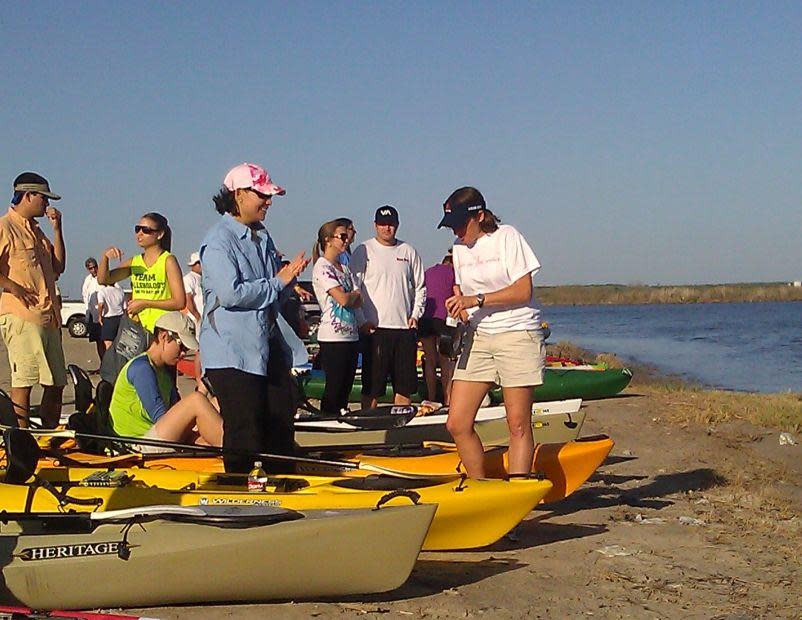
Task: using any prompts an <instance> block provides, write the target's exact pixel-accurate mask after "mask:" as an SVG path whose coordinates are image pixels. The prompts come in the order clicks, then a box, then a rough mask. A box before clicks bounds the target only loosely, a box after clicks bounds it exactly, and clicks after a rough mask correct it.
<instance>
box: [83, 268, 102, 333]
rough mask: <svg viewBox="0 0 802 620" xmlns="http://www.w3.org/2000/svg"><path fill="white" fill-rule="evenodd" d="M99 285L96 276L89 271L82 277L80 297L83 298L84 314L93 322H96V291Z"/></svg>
mask: <svg viewBox="0 0 802 620" xmlns="http://www.w3.org/2000/svg"><path fill="white" fill-rule="evenodd" d="M100 286H101V285H100V284H98V283H97V278H96V277H95V276H93V275H92V274H91V273H90V274H88V275H87V276H86V277H85V278H84V284H83V286H82V287H81V299H83V300H84V303H85V304H86V314H87V315H88V316H89V318H90V319H91V320H92V322H93V323H97V292H98V289H100Z"/></svg>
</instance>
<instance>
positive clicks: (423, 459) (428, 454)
mask: <svg viewBox="0 0 802 620" xmlns="http://www.w3.org/2000/svg"><path fill="white" fill-rule="evenodd" d="M614 445H615V444H614V442H613V440H612V439H610V438H609V437H607V436H606V435H599V436H595V437H587V438H582V439H578V440H576V441H569V442H567V443H559V444H539V445H538V446H537V447H536V449H535V458H534V460H533V463H532V472H533V473H534V474H539V475H541V476H543V477H545V478H546V479H548V480H549V481H550V482H551V483H552V485H553V487H552V489H551V490H550V491H549V492H548V493H547V494H546V496H545V497H544V499H543V501H544V502H555V501H558V500H561V499H564V498H566V497H567V496H569V495H570V494H571V493H573V492H574V491H576V490H577V489H578V488H579V487H580V486H582V484H584V483H585V482H586V481H587V479H588V478H590V476H592V475H593V473H594V472H595V471H596V470H597V469H598V468H599V466H600V465H601V464H602V463H603V462H604V459H605V458H607V455H608V454H609V453H610V451H611V450H612V448H613V446H614ZM341 455H342V453H340V454H339V455H337V456H341ZM327 456H328V455H327ZM347 456H348V458H349V459H350V460H352V461H354V462H359V463H364V464H366V465H377V466H380V467H383V468H384V469H386V470H387V472H388V473H392V472H396V473H402V474H403V473H412V474H418V475H422V476H425V475H427V474H428V475H430V476H442V475H444V474H449V473H453V474H459V473H463V472H464V469H463V468H462V467H461V464H460V459H459V455H458V454H457V452H456V449H455V448H454V446H453V444H441V443H437V444H429V445H427V446H425V447H423V448H421V449H417V450H415V449H397V450H396V449H391V450H387V451H386V452H385V453H384V454H382V453H381V452H378V451H373V452H364V453H355V452H351V453H347ZM40 464H41V465H42V466H53V465H84V466H88V467H117V468H119V467H137V468H143V469H144V468H146V469H175V470H189V471H205V472H212V473H222V472H223V460H222V459H221V458H220V457H217V456H181V455H141V454H126V455H121V456H118V457H106V456H102V455H93V454H86V453H83V452H77V451H75V452H65V453H63V454H62V455H61V456H59V457H55V458H52V457H51V458H48V459H42V460H41V461H40ZM506 467H507V448H506V447H504V446H499V447H493V448H488V449H486V450H485V473H486V475H487V477H488V478H504V477H505V476H506V475H507V470H506ZM296 469H297V470H298V471H299V472H301V473H304V474H315V475H332V474H336V475H338V476H346V477H362V476H365V475H368V474H369V472H366V471H365V470H361V469H338V468H336V467H332V466H328V465H327V466H318V465H311V464H306V465H297V466H296Z"/></svg>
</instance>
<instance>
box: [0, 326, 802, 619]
mask: <svg viewBox="0 0 802 620" xmlns="http://www.w3.org/2000/svg"><path fill="white" fill-rule="evenodd" d="M64 344H65V354H66V357H67V360H68V362H73V363H77V364H79V365H81V366H83V367H85V368H86V367H90V368H95V367H96V366H97V361H96V356H95V354H94V350H93V346H92V345H90V344H89V343H88V342H87V341H86V340H83V339H82V340H76V339H73V338H69V337H66V336H65V342H64ZM1 347H2V345H0V348H1ZM8 384H9V371H8V365H7V357H6V353H5V350H4V349H2V350H1V351H0V386H1V387H4V388H7V387H8ZM71 400H72V391H71V389H70V388H68V389H67V391H66V392H65V401H66V402H69V401H71ZM36 401H37V398H36V397H35V398H34V402H36ZM688 402H689V401H688V398H685V397H683V396H682V395H678V394H677V393H675V392H673V391H672V390H669V389H664V388H662V387H660V386H657V385H655V384H654V383H653V382H650V381H646V380H641V379H639V377H638V374H637V373H636V379H635V381H634V382H633V384H632V385H631V386H630V387H629V388H627V390H626V391H625V392H624V394H623V395H621V396H620V397H618V398H613V399H608V400H604V401H596V402H589V403H587V404H586V408H587V413H588V415H587V420H586V423H585V426H584V429H583V434H584V435H592V434H599V433H603V434H607V435H610V436H611V437H612V438H613V439H614V440H615V442H616V445H615V448H614V449H613V451H612V453H611V455H610V457H609V458H608V460H607V461H606V462H605V464H604V465H603V466H602V467H601V468H600V469H599V470H598V472H597V473H596V474H595V475H594V476H593V477H592V478H591V480H590V481H589V482H588V483H587V484H586V485H585V486H584V487H583V488H582V489H580V490H579V491H578V492H576V493H575V494H574V495H573V496H571V497H570V498H568V499H567V500H565V501H563V502H560V503H558V504H554V505H549V506H542V507H541V508H540V509H538V510H536V511H534V512H533V513H532V514H531V515H530V516H529V517H528V518H527V519H526V520H525V521H524V523H523V524H522V525H521V526H520V527H519V528H518V529H517V531H516V532H515V533H514V535H513V536H510V537H507V538H506V539H504V540H502V541H500V542H499V543H497V544H495V545H494V546H492V547H489V548H487V549H483V550H481V551H471V552H461V553H422V554H421V556H420V559H419V561H418V563H417V566H416V568H415V570H414V571H413V573H412V576H411V577H410V579H409V580H408V582H407V583H406V584H405V585H404V586H403V587H401V588H399V589H398V590H396V591H393V592H390V593H387V594H384V595H378V596H365V597H355V598H351V599H348V600H338V601H325V602H324V601H311V602H294V601H285V602H278V603H270V604H259V605H226V604H219V605H215V606H206V607H191V606H186V607H169V608H152V609H145V610H136V611H132V612H130V613H137V614H139V615H145V616H149V617H158V618H192V619H210V618H231V617H246V616H250V617H255V616H259V617H277V618H278V617H280V618H307V617H319V618H329V617H366V618H373V617H377V618H378V617H398V618H401V617H425V618H471V617H480V616H484V617H488V618H491V617H492V618H519V617H533V618H541V617H542V618H552V617H573V618H576V617H598V618H677V617H690V618H732V619H735V618H756V617H772V618H799V617H800V609H799V604H800V593H802V568H801V567H800V563H799V559H798V558H799V557H800V554H802V518H801V517H800V516H799V515H800V509H802V445H799V444H797V445H784V446H781V445H780V442H779V429H774V428H765V427H759V426H754V425H752V424H751V423H749V422H748V421H746V420H744V419H738V417H737V416H736V417H735V418H734V419H731V420H729V421H727V422H723V423H718V422H713V423H711V422H708V421H706V418H705V416H704V415H697V414H699V413H700V412H698V411H697V412H694V411H693V410H692V409H689V406H688ZM68 407H69V405H67V406H66V407H65V409H66V408H68ZM701 413H704V412H701ZM797 431H799V429H798V428H797ZM794 435H795V436H796V439H797V441H799V442H800V443H802V433H800V432H796V433H794ZM389 535H391V533H388V536H389ZM322 551H323V550H322ZM265 561H266V562H269V561H270V560H269V558H265ZM198 570H203V569H202V567H198ZM353 570H358V568H357V567H349V566H343V578H347V575H348V573H349V572H350V571H353Z"/></svg>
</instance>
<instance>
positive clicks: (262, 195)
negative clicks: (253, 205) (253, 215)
mask: <svg viewBox="0 0 802 620" xmlns="http://www.w3.org/2000/svg"><path fill="white" fill-rule="evenodd" d="M249 189H250V191H252V192H253V193H254V194H256V195H257V196H259V198H261V199H262V200H267V199H268V198H272V197H273V195H272V194H263V193H262V192H257V191H256V190H255V189H253V188H252V187H251V188H249Z"/></svg>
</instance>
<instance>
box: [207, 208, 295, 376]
mask: <svg viewBox="0 0 802 620" xmlns="http://www.w3.org/2000/svg"><path fill="white" fill-rule="evenodd" d="M200 257H201V266H202V267H203V279H202V286H203V308H204V310H203V319H202V322H201V330H200V348H201V361H202V363H203V368H204V369H206V368H237V369H239V370H242V371H245V372H249V373H253V374H257V375H263V376H267V360H268V358H269V356H270V345H269V340H270V336H271V334H272V333H273V330H274V329H275V318H276V316H277V315H278V313H279V309H280V306H281V303H282V302H283V299H284V297H285V295H282V291H283V290H284V289H285V285H284V283H283V282H282V281H281V280H280V279H279V278H277V277H276V274H277V273H278V270H279V269H280V266H281V261H280V259H279V257H278V253H277V252H276V247H275V245H273V240H272V239H271V238H270V235H269V234H268V232H267V230H266V229H265V228H264V227H263V226H260V227H259V228H258V229H251V228H249V227H248V226H245V225H244V224H241V223H240V222H238V221H237V220H235V219H234V218H233V217H232V216H231V215H229V214H225V215H223V216H222V217H221V218H220V221H219V222H218V223H217V224H215V225H214V226H212V228H211V229H210V230H209V232H208V233H206V237H205V238H204V239H203V243H202V244H201V247H200ZM290 288H291V287H289V288H288V289H287V290H288V292H289V290H290Z"/></svg>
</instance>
